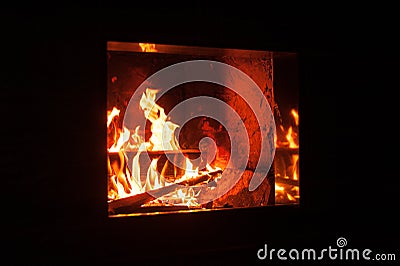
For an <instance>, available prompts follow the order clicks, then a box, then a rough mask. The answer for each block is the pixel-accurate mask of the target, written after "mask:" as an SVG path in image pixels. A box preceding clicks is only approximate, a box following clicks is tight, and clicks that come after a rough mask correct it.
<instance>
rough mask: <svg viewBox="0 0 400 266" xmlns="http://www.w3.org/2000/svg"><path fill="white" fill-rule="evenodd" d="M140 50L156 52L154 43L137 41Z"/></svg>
mask: <svg viewBox="0 0 400 266" xmlns="http://www.w3.org/2000/svg"><path fill="white" fill-rule="evenodd" d="M139 46H140V48H141V49H142V52H158V51H157V49H156V45H155V44H154V43H139Z"/></svg>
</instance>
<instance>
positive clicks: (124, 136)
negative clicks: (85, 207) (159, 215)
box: [107, 88, 220, 207]
mask: <svg viewBox="0 0 400 266" xmlns="http://www.w3.org/2000/svg"><path fill="white" fill-rule="evenodd" d="M157 92H158V90H156V89H151V88H147V89H146V91H145V92H144V93H143V95H142V97H141V99H140V102H139V106H140V108H141V109H142V110H143V113H144V116H145V118H146V119H147V120H149V121H150V122H151V127H150V129H151V136H150V138H149V141H148V142H146V141H145V138H144V137H143V136H141V134H140V127H139V126H137V127H136V128H135V130H132V132H131V131H130V130H129V129H128V128H126V127H123V129H122V131H121V130H119V129H117V126H116V122H115V121H114V117H116V116H119V114H120V111H119V110H118V109H117V108H115V107H114V108H113V109H112V110H111V111H109V112H108V113H107V127H108V128H109V127H110V126H111V125H114V128H115V132H114V136H113V137H114V141H113V143H110V144H111V147H110V148H109V149H108V152H109V154H110V153H118V155H119V157H118V160H116V158H115V155H114V157H113V160H110V155H109V157H108V174H109V182H108V184H109V185H108V186H109V189H108V190H109V192H108V198H109V200H115V199H120V198H125V197H129V196H132V195H135V194H138V193H142V192H145V191H150V190H154V189H158V188H161V187H165V186H169V185H172V184H173V183H179V182H180V181H184V180H189V179H191V178H195V177H197V176H199V175H203V174H204V172H203V171H202V172H201V173H199V167H198V166H194V165H193V163H192V161H191V160H190V159H188V158H185V161H184V162H185V166H184V167H185V171H184V174H183V175H182V177H181V178H179V179H176V180H174V181H169V180H167V179H166V178H165V173H166V171H167V168H168V167H170V162H169V161H168V160H166V161H165V163H164V165H163V166H162V168H161V171H160V165H159V163H160V161H161V160H160V157H159V156H158V157H156V158H153V159H152V160H151V162H150V165H149V167H148V168H147V175H146V180H145V181H143V182H142V180H141V162H140V157H141V156H140V155H141V154H142V153H143V152H146V151H177V150H179V149H180V148H179V144H178V141H177V139H176V137H175V129H176V128H178V127H179V126H178V125H177V124H174V123H172V122H171V121H167V119H168V117H167V115H166V114H165V111H164V108H162V107H161V106H159V105H158V104H156V94H157ZM109 146H110V145H109ZM127 151H131V152H136V154H135V155H134V157H133V159H132V167H131V169H132V171H129V168H128V167H126V165H127V163H128V162H127V156H126V152H127ZM218 169H220V168H219V167H212V166H211V165H209V164H207V165H206V171H216V170H218ZM206 171H205V172H206ZM200 191H201V190H198V191H197V192H196V189H194V188H193V187H184V188H179V189H176V190H175V191H173V192H171V193H169V194H167V195H164V196H162V197H160V198H158V199H156V200H154V201H152V202H150V203H146V204H145V205H144V206H146V205H149V204H150V205H152V204H153V205H154V204H173V205H186V206H188V207H194V206H199V204H198V203H197V196H198V195H199V193H200Z"/></svg>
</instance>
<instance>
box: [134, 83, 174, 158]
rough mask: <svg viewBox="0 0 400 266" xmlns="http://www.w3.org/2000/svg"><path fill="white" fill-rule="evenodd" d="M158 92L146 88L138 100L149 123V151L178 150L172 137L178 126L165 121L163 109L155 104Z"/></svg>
mask: <svg viewBox="0 0 400 266" xmlns="http://www.w3.org/2000/svg"><path fill="white" fill-rule="evenodd" d="M157 92H158V90H155V89H150V88H147V89H146V92H145V93H143V95H142V98H141V99H140V107H141V108H142V110H143V111H144V115H145V117H146V118H147V119H148V120H149V121H150V122H151V133H152V135H151V137H150V147H149V150H152V151H162V150H178V149H179V145H178V141H177V139H176V137H175V135H174V132H175V129H176V128H178V127H179V126H178V125H176V124H174V123H172V122H170V121H167V115H166V114H165V112H164V108H162V107H161V106H159V105H158V104H156V103H155V99H156V94H157Z"/></svg>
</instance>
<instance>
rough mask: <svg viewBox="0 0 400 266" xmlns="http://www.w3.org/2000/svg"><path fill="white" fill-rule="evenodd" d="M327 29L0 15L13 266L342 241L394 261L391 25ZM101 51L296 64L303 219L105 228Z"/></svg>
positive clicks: (165, 15)
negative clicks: (211, 54)
mask: <svg viewBox="0 0 400 266" xmlns="http://www.w3.org/2000/svg"><path fill="white" fill-rule="evenodd" d="M339 17H340V18H341V23H338V22H337V21H338V19H337V16H332V17H331V16H326V15H325V14H322V13H321V14H313V16H303V15H300V14H297V15H294V16H293V15H289V14H287V13H286V12H284V11H280V10H275V11H268V10H262V9H256V8H255V9H249V10H242V9H240V10H239V9H238V10H235V11H234V10H232V11H229V12H228V11H227V10H218V9H214V10H211V9H205V8H201V7H196V8H192V9H189V8H188V9H186V10H176V9H169V10H161V9H157V10H154V9H150V8H149V7H148V8H142V9H116V8H109V9H103V10H98V9H94V10H80V9H71V10H63V9H57V10H55V11H52V12H48V11H45V10H39V11H33V10H29V9H25V10H19V9H13V10H7V9H6V10H4V11H2V18H1V20H0V22H1V24H2V28H4V29H3V30H2V53H3V60H2V70H3V71H2V72H3V73H2V75H4V78H2V80H1V84H2V90H1V94H2V106H3V107H4V110H3V112H2V113H3V117H4V120H3V123H4V124H3V126H2V131H3V133H6V135H5V136H4V137H3V139H2V140H3V141H2V147H3V149H4V151H3V156H2V164H4V167H2V171H3V170H4V171H3V174H2V178H3V180H5V181H6V182H5V183H3V187H2V191H3V192H5V193H4V198H3V214H4V215H3V217H4V216H5V217H6V218H5V219H2V227H3V229H4V231H5V232H6V233H5V236H6V237H5V238H3V239H5V245H6V247H7V248H6V249H5V253H6V255H9V259H10V261H11V262H15V263H19V262H21V263H22V262H25V263H30V264H35V263H39V264H40V263H51V264H53V263H54V264H58V263H60V264H63V263H65V264H69V265H70V264H71V263H75V262H84V263H86V264H90V265H92V264H103V263H104V264H109V265H115V264H117V263H119V262H124V263H129V264H135V263H139V262H144V261H146V262H148V261H149V260H150V261H151V262H157V263H164V262H165V263H171V262H174V263H175V262H178V261H179V260H180V262H182V263H179V264H186V265H188V264H189V265H192V264H196V263H198V264H204V263H207V264H213V262H216V264H220V263H230V264H236V262H240V263H245V264H257V263H259V264H263V263H266V261H258V260H257V257H256V252H257V250H258V249H259V248H261V247H262V246H263V245H264V244H268V245H269V246H271V247H275V248H280V247H282V248H287V249H290V248H296V247H298V248H315V249H317V248H319V247H322V248H326V247H327V246H329V245H335V242H336V239H337V238H338V237H345V238H346V239H347V240H348V242H349V247H353V248H357V247H358V248H370V249H376V250H379V251H381V252H394V251H396V252H397V253H398V244H397V243H396V240H397V239H398V238H397V236H398V231H399V230H398V225H397V223H396V219H397V218H395V216H394V214H395V212H396V207H395V203H396V202H398V198H397V196H396V195H397V193H396V191H397V190H398V189H396V187H395V186H394V184H395V181H396V179H397V178H398V177H399V175H398V173H397V172H395V169H393V168H395V167H393V166H395V165H396V160H395V158H396V156H395V157H393V156H392V155H391V154H392V153H393V152H394V154H396V152H397V151H398V149H396V148H395V147H394V144H395V142H397V141H396V140H391V139H390V138H392V137H391V136H389V135H390V134H387V131H388V130H392V128H391V126H390V125H392V124H395V123H396V119H392V118H393V114H394V113H395V112H396V111H395V106H396V105H395V99H394V98H393V97H388V96H387V94H386V91H387V90H384V89H385V88H395V87H396V84H393V83H392V80H394V79H393V77H395V76H396V75H397V74H396V73H397V71H396V68H395V67H396V65H397V59H398V54H396V50H395V49H394V48H395V47H396V46H395V45H394V43H393V40H392V39H391V38H390V37H391V36H392V35H390V32H391V31H390V30H391V29H392V28H393V25H394V24H392V21H391V20H390V18H389V19H387V21H388V23H385V24H384V23H381V24H375V23H371V22H370V20H368V19H367V18H365V23H361V22H360V20H358V21H357V22H355V23H353V22H352V21H353V20H350V19H347V17H346V16H345V17H343V16H339ZM361 19H362V18H361ZM361 21H364V20H361ZM381 25H382V26H381ZM377 27H378V28H377ZM381 27H386V29H387V30H388V31H389V36H387V35H385V34H382V33H381V31H380V29H381ZM109 40H111V41H133V42H154V43H166V44H181V45H196V46H203V45H204V46H211V47H227V48H245V49H269V50H277V51H295V52H299V59H300V73H299V76H300V104H299V112H300V117H301V128H300V132H301V135H300V136H301V142H300V146H301V161H300V167H301V204H300V206H298V207H271V208H265V209H264V208H262V209H246V210H232V211H222V212H210V213H196V214H187V215H186V214H185V215H162V216H150V217H136V218H135V217H131V218H127V219H111V220H110V219H107V206H106V202H105V195H106V180H103V179H104V178H103V177H104V176H105V175H106V168H105V159H106V154H105V151H106V148H105V142H104V139H105V137H106V128H105V110H106V84H107V82H106V79H105V78H106V53H105V51H106V41H109ZM379 40H382V42H381V41H379ZM382 43H384V44H385V45H382ZM376 44H377V45H376ZM383 48H384V49H383ZM389 91H390V90H389ZM383 92H385V93H383ZM382 100H383V101H382ZM386 122H392V124H388V123H386ZM382 138H383V139H385V140H387V141H383V140H382ZM382 146H384V147H383V148H382ZM390 151H392V153H389V152H390ZM391 167H392V168H391ZM375 219H376V220H375ZM396 248H397V250H396Z"/></svg>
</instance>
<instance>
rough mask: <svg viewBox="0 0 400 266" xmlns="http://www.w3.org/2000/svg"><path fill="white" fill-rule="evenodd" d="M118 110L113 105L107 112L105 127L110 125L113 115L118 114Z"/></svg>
mask: <svg viewBox="0 0 400 266" xmlns="http://www.w3.org/2000/svg"><path fill="white" fill-rule="evenodd" d="M119 113H120V110H118V109H117V108H116V107H113V109H112V110H111V111H108V112H107V127H109V126H110V124H111V122H112V120H113V119H114V117H116V116H119Z"/></svg>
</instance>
